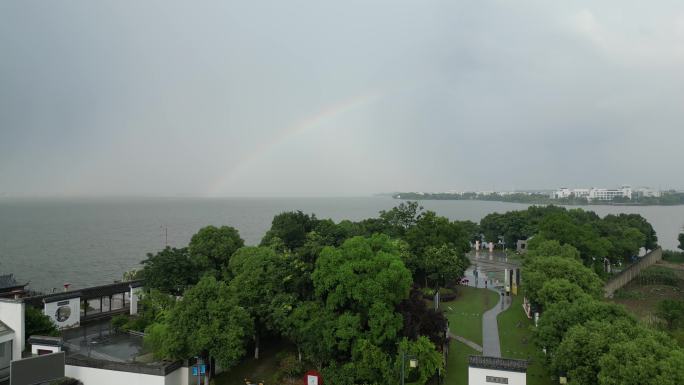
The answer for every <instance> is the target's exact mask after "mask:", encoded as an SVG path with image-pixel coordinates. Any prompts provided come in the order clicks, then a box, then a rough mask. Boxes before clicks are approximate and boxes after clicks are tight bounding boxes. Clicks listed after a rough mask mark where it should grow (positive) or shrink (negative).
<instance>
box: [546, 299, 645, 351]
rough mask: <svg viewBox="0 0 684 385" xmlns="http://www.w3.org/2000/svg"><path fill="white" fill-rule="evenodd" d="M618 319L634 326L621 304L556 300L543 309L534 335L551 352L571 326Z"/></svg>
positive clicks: (588, 300) (634, 321)
mask: <svg viewBox="0 0 684 385" xmlns="http://www.w3.org/2000/svg"><path fill="white" fill-rule="evenodd" d="M618 319H624V320H625V321H624V322H629V323H630V324H632V325H634V326H636V320H634V318H632V317H631V316H630V315H629V314H628V313H627V310H625V308H624V307H623V306H621V305H616V304H612V303H607V302H602V301H598V300H595V299H593V298H580V299H578V300H577V301H574V302H572V303H567V302H558V303H554V304H552V305H551V306H549V307H548V309H545V311H544V313H543V314H542V315H541V317H540V318H539V326H538V327H537V328H536V329H535V337H536V340H537V344H538V345H539V346H540V347H542V348H546V349H547V351H548V352H550V353H553V352H555V351H556V348H557V347H558V345H560V343H561V341H562V340H563V337H564V336H565V333H566V332H567V331H568V330H569V329H570V328H571V327H573V326H575V325H582V324H584V323H585V322H588V321H591V320H603V321H606V322H613V321H615V320H618Z"/></svg>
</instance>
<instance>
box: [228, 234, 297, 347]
mask: <svg viewBox="0 0 684 385" xmlns="http://www.w3.org/2000/svg"><path fill="white" fill-rule="evenodd" d="M229 274H230V277H231V279H230V283H229V287H230V288H231V292H232V293H233V297H234V298H236V299H237V300H238V302H239V304H240V306H241V307H242V308H244V309H246V310H247V311H248V312H249V313H250V315H251V317H252V318H253V319H254V358H256V359H258V358H259V347H260V337H261V335H263V334H264V333H265V332H266V331H269V330H270V331H274V330H275V329H276V323H277V321H276V319H275V318H274V317H275V315H277V314H278V313H277V311H276V310H277V308H278V307H291V306H292V305H293V304H294V301H295V297H294V296H292V295H288V294H287V290H286V283H287V281H288V280H290V279H291V278H292V277H291V274H290V271H289V265H288V264H287V263H286V260H285V258H284V256H282V255H278V254H276V253H275V251H273V249H271V248H269V247H243V248H241V249H240V250H238V251H237V252H236V253H235V254H234V255H233V258H231V260H230V264H229Z"/></svg>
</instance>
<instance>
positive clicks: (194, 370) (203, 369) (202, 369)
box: [192, 364, 207, 376]
mask: <svg viewBox="0 0 684 385" xmlns="http://www.w3.org/2000/svg"><path fill="white" fill-rule="evenodd" d="M200 374H201V375H205V374H207V365H205V364H202V365H200ZM192 375H193V376H198V374H197V365H193V367H192Z"/></svg>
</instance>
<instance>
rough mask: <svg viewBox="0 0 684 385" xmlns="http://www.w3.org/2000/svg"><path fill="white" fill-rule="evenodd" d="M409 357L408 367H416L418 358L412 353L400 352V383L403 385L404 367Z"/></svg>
mask: <svg viewBox="0 0 684 385" xmlns="http://www.w3.org/2000/svg"><path fill="white" fill-rule="evenodd" d="M407 358H408V359H409V368H416V367H418V358H417V357H416V356H414V355H409V354H406V352H404V351H402V352H401V385H404V367H405V366H406V359H407Z"/></svg>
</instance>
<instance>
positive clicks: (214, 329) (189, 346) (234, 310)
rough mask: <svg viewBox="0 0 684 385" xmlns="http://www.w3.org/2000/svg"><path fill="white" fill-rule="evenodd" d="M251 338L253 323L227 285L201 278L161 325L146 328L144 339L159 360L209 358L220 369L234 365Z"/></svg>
mask: <svg viewBox="0 0 684 385" xmlns="http://www.w3.org/2000/svg"><path fill="white" fill-rule="evenodd" d="M252 335H253V320H252V318H250V316H249V313H248V312H247V311H246V310H245V309H244V308H242V307H241V306H240V305H239V304H238V301H237V299H236V298H235V297H234V295H233V293H232V292H231V290H230V289H229V287H228V285H227V284H226V283H224V282H222V281H217V280H216V279H215V278H214V277H212V276H205V277H204V278H202V279H201V280H200V281H199V282H198V283H197V284H196V285H195V286H193V287H191V288H190V289H188V290H186V291H185V293H184V295H183V298H182V299H180V300H179V301H178V302H177V303H176V304H175V305H174V306H173V307H172V308H171V310H170V311H169V312H168V313H167V314H166V315H165V316H164V317H163V321H162V322H159V323H155V324H153V325H152V326H150V327H149V328H148V335H147V336H146V337H145V341H146V343H147V344H149V345H151V346H152V347H153V349H154V351H155V353H156V354H157V356H159V357H161V358H167V359H185V358H188V357H193V356H197V355H201V356H203V357H204V358H205V359H208V358H209V357H211V358H214V359H216V361H217V362H218V363H219V365H221V367H223V368H230V367H232V366H233V365H235V364H236V363H237V362H238V361H239V359H240V358H241V357H242V356H243V355H244V353H245V342H246V341H247V340H248V339H249V338H250V337H251V336H252Z"/></svg>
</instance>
